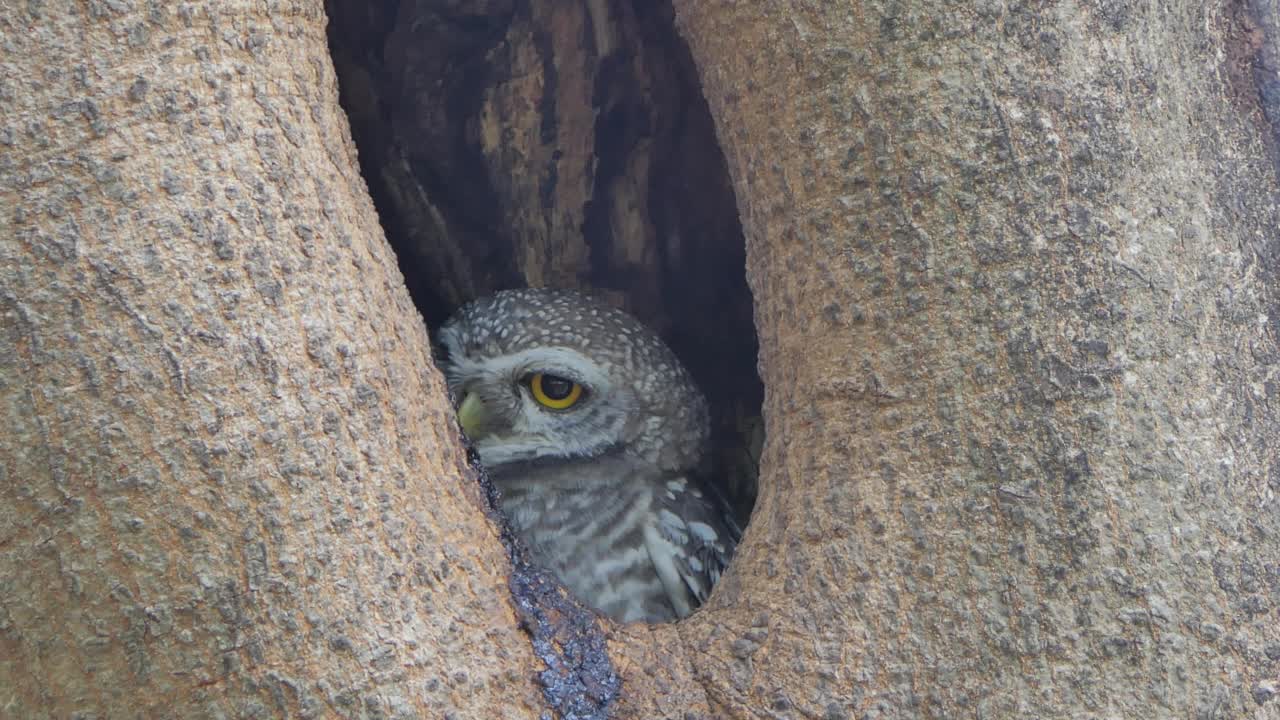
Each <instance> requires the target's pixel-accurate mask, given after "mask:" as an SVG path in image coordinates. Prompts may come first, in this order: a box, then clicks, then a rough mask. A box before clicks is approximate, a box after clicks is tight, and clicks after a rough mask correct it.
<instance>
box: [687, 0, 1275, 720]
mask: <svg viewBox="0 0 1280 720" xmlns="http://www.w3.org/2000/svg"><path fill="white" fill-rule="evenodd" d="M1238 10H1239V7H1238V6H1237V5H1236V4H1235V3H1231V2H1227V3H1219V2H1211V3H1204V2H1201V1H1200V0H1194V1H1192V0H1187V1H1170V2H1161V3H1146V2H1129V1H1126V0H1115V1H1110V2H1076V1H1071V2H1056V3H1034V2H1033V3H1023V2H999V1H992V2H977V3H937V2H926V1H924V0H902V1H900V2H865V3H822V4H819V3H814V4H796V3H790V2H769V1H766V0H761V1H760V2H752V3H729V2H706V1H704V0H696V1H694V0H682V1H680V2H677V16H678V20H679V25H680V27H681V30H682V32H683V34H684V35H685V37H686V38H687V39H688V40H689V43H690V45H691V48H692V51H693V55H694V59H695V61H696V63H697V65H698V67H699V69H700V71H701V73H702V78H703V83H704V86H705V92H706V95H707V98H708V101H709V103H710V105H711V109H712V115H713V117H714V118H715V119H716V124H717V130H718V132H719V135H720V139H721V142H722V144H723V147H724V150H725V154H726V157H727V159H728V163H729V170H730V174H731V176H732V178H733V181H734V185H735V188H736V192H737V197H738V201H739V204H740V207H741V211H742V218H743V225H744V230H745V232H746V236H747V247H748V276H749V280H750V282H751V286H752V290H753V292H754V293H755V296H756V301H757V325H758V329H759V332H760V342H761V368H762V372H763V375H764V380H765V387H766V388H767V391H766V400H765V407H764V412H765V419H766V427H767V437H768V441H767V444H766V449H765V454H764V463H763V466H762V468H761V495H760V498H759V500H758V503H757V505H756V510H755V515H754V517H753V520H752V525H751V528H749V530H748V533H747V542H746V544H745V546H744V549H743V551H742V552H741V554H740V555H739V557H738V559H737V561H736V562H735V564H734V567H733V569H732V573H731V575H732V577H731V581H732V582H730V583H729V584H728V585H727V586H725V587H722V588H721V590H722V592H720V593H719V594H718V595H717V597H716V600H717V601H718V602H717V605H718V607H716V608H715V609H713V610H712V611H711V612H707V613H704V614H701V615H698V616H695V617H694V618H693V619H691V620H690V621H689V622H687V623H685V624H683V625H682V626H681V628H680V632H681V634H682V636H683V638H684V640H685V642H686V644H687V646H688V647H689V648H690V649H691V650H696V651H695V652H694V658H695V660H694V662H695V663H696V668H697V673H698V675H699V676H700V678H702V680H703V681H704V682H705V683H706V684H707V686H708V689H709V697H710V698H711V701H712V704H713V708H714V712H715V713H716V714H717V715H722V716H733V717H811V718H812V717H825V718H846V717H858V718H878V717H1038V718H1068V717H1071V718H1080V717H1134V718H1136V717H1194V718H1228V717H1231V718H1236V717H1280V707H1278V706H1280V699H1277V698H1275V695H1276V692H1277V672H1278V667H1280V666H1278V663H1280V615H1278V612H1280V610H1278V608H1280V562H1278V561H1277V558H1280V513H1278V512H1277V505H1276V491H1277V489H1280V465H1278V464H1277V457H1276V450H1275V447H1276V441H1277V428H1278V427H1280V425H1277V394H1278V393H1280V384H1278V383H1277V380H1278V378H1277V377H1276V375H1275V374H1276V367H1277V361H1278V360H1280V357H1277V349H1276V337H1277V333H1276V331H1277V328H1278V327H1280V307H1277V304H1276V288H1277V286H1276V284H1275V281H1274V278H1275V277H1276V272H1277V270H1278V269H1280V253H1278V250H1280V247H1278V243H1280V238H1277V235H1276V228H1277V227H1280V216H1278V214H1277V213H1278V210H1277V203H1276V200H1277V197H1278V192H1280V187H1278V185H1277V179H1276V176H1275V170H1274V168H1275V165H1274V163H1273V158H1272V157H1268V155H1267V151H1266V149H1265V147H1264V141H1263V137H1264V136H1266V135H1267V134H1269V133H1270V132H1271V128H1270V127H1269V126H1268V125H1267V123H1266V120H1265V116H1264V113H1263V112H1261V109H1260V106H1259V97H1260V96H1259V88H1258V86H1257V85H1256V84H1255V78H1256V76H1255V74H1254V72H1253V70H1254V68H1255V67H1256V66H1255V65H1252V64H1250V63H1253V62H1256V58H1254V53H1256V51H1257V48H1258V45H1257V44H1256V43H1255V44H1253V45H1252V46H1248V45H1246V46H1245V47H1241V46H1240V43H1244V42H1246V40H1248V38H1247V37H1242V36H1241V34H1240V32H1239V24H1238V23H1236V22H1235V16H1236V13H1237V11H1238ZM1240 58H1243V59H1244V60H1245V65H1244V66H1243V67H1231V66H1230V63H1231V61H1232V59H1240ZM1241 70H1243V72H1241Z"/></svg>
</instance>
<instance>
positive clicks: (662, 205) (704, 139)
mask: <svg viewBox="0 0 1280 720" xmlns="http://www.w3.org/2000/svg"><path fill="white" fill-rule="evenodd" d="M326 6H327V8H328V12H329V16H330V19H331V22H330V38H329V39H330V45H331V49H332V52H333V57H334V63H335V67H336V68H337V72H338V78H339V84H340V89H341V100H342V103H343V106H344V108H345V109H346V111H347V113H348V116H349V117H350V120H351V127H352V134H353V137H354V139H355V143H356V146H357V148H358V150H359V157H360V165H361V171H362V172H363V174H364V177H365V179H366V181H367V183H368V185H369V190H370V194H371V196H372V197H373V200H374V203H375V205H376V207H377V210H378V213H379V216H380V219H381V221H382V224H383V227H384V229H385V231H386V233H387V237H388V240H389V241H390V243H391V246H392V248H393V249H394V250H395V252H396V254H397V257H398V260H399V263H400V268H401V271H402V273H403V275H404V277H405V281H406V284H407V285H408V288H409V291H410V293H411V294H412V296H413V299H414V301H415V303H416V304H417V306H418V308H419V310H420V311H421V312H422V314H423V316H424V318H425V320H426V322H427V324H428V325H429V326H430V327H431V328H433V329H434V328H436V327H438V326H439V325H440V324H441V323H442V322H443V321H444V320H445V319H446V318H447V317H448V316H449V315H451V314H452V313H453V312H454V311H455V310H456V309H457V308H458V307H459V306H461V305H462V304H463V303H465V302H467V301H470V300H473V299H475V298H478V297H482V296H485V295H489V294H491V293H493V292H495V291H497V290H500V289H505V288H513V287H525V286H550V287H568V288H575V289H580V290H587V291H590V292H593V293H595V294H597V295H601V296H602V297H603V298H604V299H605V300H606V301H608V302H610V303H612V304H614V305H617V306H619V307H621V308H622V309H624V310H626V311H628V312H630V313H631V314H632V315H634V316H636V317H637V318H639V319H640V320H641V321H642V322H644V323H645V324H647V325H649V326H650V327H652V328H653V329H654V330H656V331H657V332H658V333H659V334H660V335H661V336H662V337H663V338H664V339H665V340H666V341H667V343H668V344H669V345H670V346H671V348H672V349H673V350H674V351H675V353H676V354H677V355H678V356H679V357H680V358H681V360H682V361H683V362H684V364H685V365H686V366H687V367H688V369H689V370H690V372H691V373H692V374H693V376H694V378H695V379H696V380H697V382H698V383H699V385H700V387H701V388H702V390H703V391H704V392H705V393H706V395H707V397H708V400H709V401H710V403H711V405H712V408H713V410H712V415H713V441H714V443H715V447H716V449H717V453H716V465H717V467H716V468H715V472H716V477H717V478H718V479H719V480H720V482H719V483H718V484H719V488H718V489H719V490H720V491H721V492H722V494H723V495H725V497H726V498H727V499H728V500H729V502H730V504H731V505H732V507H733V509H734V512H735V514H736V516H737V520H738V524H739V525H742V526H745V524H746V520H747V518H748V516H749V513H750V510H751V507H752V505H753V503H754V500H755V494H756V488H755V482H756V475H755V471H756V464H757V457H758V455H757V453H758V450H759V443H760V439H761V438H760V431H759V428H760V427H761V423H760V407H761V403H762V401H763V388H762V386H761V384H760V381H759V378H758V376H757V374H756V356H757V340H756V336H755V328H754V317H753V307H752V300H751V294H750V291H749V289H748V287H747V283H746V278H745V264H746V257H745V255H746V252H745V245H744V240H743V236H742V229H741V227H740V225H739V222H738V218H737V203H736V201H735V198H734V195H733V190H732V186H731V184H730V182H729V178H728V172H727V166H726V163H725V160H724V157H723V155H722V153H721V151H720V149H719V146H718V144H717V141H716V137H715V130H714V126H713V124H712V121H711V117H710V111H709V109H708V107H707V104H706V102H705V100H704V99H703V97H702V95H701V89H700V86H699V83H698V79H697V74H696V71H695V67H694V64H693V60H692V57H691V55H690V53H689V50H688V48H687V47H686V46H685V44H684V42H683V40H682V39H681V38H680V37H679V36H678V34H677V33H676V31H675V26H674V12H673V10H672V7H671V5H670V3H669V2H661V1H660V2H653V3H630V2H624V1H622V0H605V1H604V2H600V3H542V4H531V3H517V2H514V0H506V1H504V0H495V1H493V2H478V3H467V4H459V3H456V2H451V1H449V0H399V1H392V0H383V1H382V2H372V3H367V2H355V1H354V0H328V1H327V3H326ZM592 12H597V13H599V14H598V15H594V16H593V15H591V13H592ZM477 472H480V473H481V483H482V484H483V485H484V486H485V489H486V491H487V492H489V493H490V494H491V496H490V501H491V506H492V507H491V508H490V512H491V514H493V515H494V519H495V522H497V523H498V524H499V527H501V528H502V534H503V539H504V542H505V543H506V545H507V547H508V549H509V551H510V553H511V565H512V573H511V577H510V586H511V592H512V596H513V598H514V600H515V604H516V606H517V612H518V613H519V615H520V618H521V623H522V624H523V626H524V627H525V629H526V630H527V631H528V632H529V635H530V638H531V639H532V641H533V645H534V650H535V652H536V653H537V654H538V655H539V657H540V658H541V659H542V660H543V662H545V663H546V665H547V670H546V672H545V673H543V675H542V676H541V677H540V681H541V683H542V686H543V691H544V694H545V695H546V698H547V701H548V703H549V704H550V705H551V707H552V708H553V709H555V711H556V712H557V713H558V714H559V715H560V716H562V717H582V718H587V717H604V714H605V713H606V712H607V708H608V707H609V704H610V703H611V702H612V700H613V698H614V697H615V696H616V694H617V692H618V682H619V681H618V676H617V674H616V672H615V671H614V669H613V668H612V666H610V665H609V660H608V656H607V653H606V648H605V640H604V635H603V630H602V628H601V627H600V621H599V620H598V618H597V617H596V616H595V615H594V613H592V612H591V611H589V610H584V609H583V607H582V606H580V605H579V604H578V603H577V602H576V601H574V600H573V599H572V598H569V597H568V596H567V595H566V594H565V593H564V591H563V590H562V589H561V588H560V586H559V585H558V584H557V583H556V582H555V581H554V579H553V578H552V577H551V576H549V575H547V574H546V573H544V572H543V571H541V570H539V569H538V568H537V567H535V566H533V565H531V564H530V563H529V562H528V556H527V554H526V552H525V550H524V549H523V548H522V547H521V546H520V543H519V542H517V541H516V539H515V538H514V537H513V536H512V533H511V532H510V529H509V527H508V526H507V524H506V523H505V521H504V520H503V519H502V518H501V517H500V516H499V513H497V512H496V511H494V510H493V507H496V505H494V504H493V500H494V498H493V497H492V493H493V488H492V486H491V484H489V483H488V482H487V481H486V480H485V479H484V476H483V471H482V470H480V469H479V468H477Z"/></svg>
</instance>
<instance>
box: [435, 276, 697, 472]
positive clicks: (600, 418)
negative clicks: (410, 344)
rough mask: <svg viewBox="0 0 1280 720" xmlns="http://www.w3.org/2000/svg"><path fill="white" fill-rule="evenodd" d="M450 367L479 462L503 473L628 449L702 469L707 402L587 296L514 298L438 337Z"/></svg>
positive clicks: (674, 366) (633, 326)
mask: <svg viewBox="0 0 1280 720" xmlns="http://www.w3.org/2000/svg"><path fill="white" fill-rule="evenodd" d="M438 340H439V343H440V346H441V348H442V349H443V350H444V351H445V356H444V357H443V358H442V362H441V365H442V367H443V368H444V370H445V376H446V379H447V380H448V383H449V389H450V390H451V391H452V392H453V396H454V397H455V398H457V399H458V400H459V401H460V406H459V414H460V416H461V417H460V419H461V421H462V424H463V426H464V428H465V429H466V431H467V435H468V436H469V437H470V438H471V440H472V442H473V443H474V444H475V448H476V450H477V451H478V452H479V453H480V460H481V461H482V462H483V463H484V464H485V465H488V466H489V467H490V468H494V467H497V466H500V465H504V464H509V463H519V462H528V461H534V460H555V459H583V458H594V457H598V456H600V455H602V454H604V453H608V452H613V451H621V452H625V453H628V454H630V455H632V456H634V457H637V458H640V459H643V460H645V461H647V462H650V463H653V464H654V465H657V466H659V467H661V468H663V469H666V470H673V471H674V470H682V469H686V468H690V467H694V466H695V465H696V464H697V463H698V462H699V461H700V459H701V458H702V457H703V456H704V453H705V447H706V442H707V438H708V431H709V427H708V422H707V405H706V400H705V398H703V396H702V393H701V392H700V391H699V390H698V388H697V386H696V385H695V384H694V382H693V379H692V378H691V377H690V376H689V374H688V372H687V371H686V370H685V369H684V368H683V367H682V366H681V365H680V361H679V360H678V359H677V358H676V357H675V355H674V354H673V353H672V352H671V350H670V349H669V348H668V347H666V345H665V344H664V343H663V342H662V340H661V339H659V338H658V336H657V335H655V334H654V333H653V332H652V331H651V330H649V329H648V328H646V327H644V326H643V325H642V324H640V323H639V322H638V321H637V320H636V319H635V318H632V317H630V316H629V315H627V314H625V313H623V312H621V311H619V310H616V309H614V308H611V307H609V306H607V305H604V304H601V303H599V302H597V301H595V300H592V299H591V298H589V297H586V296H583V295H580V294H578V293H573V292H567V291H557V290H507V291H502V292H499V293H497V294H496V295H493V296H490V297H487V298H482V299H480V300H476V301H475V302H472V303H470V304H468V305H466V306H464V307H463V308H461V309H460V310H459V311H458V312H457V314H455V315H454V316H453V317H452V318H450V320H449V321H448V322H446V323H445V325H444V327H442V328H441V329H440V332H439V334H438Z"/></svg>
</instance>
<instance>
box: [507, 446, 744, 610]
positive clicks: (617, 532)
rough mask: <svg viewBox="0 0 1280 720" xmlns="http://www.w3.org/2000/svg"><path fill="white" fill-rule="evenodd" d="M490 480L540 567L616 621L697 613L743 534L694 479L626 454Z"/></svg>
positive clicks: (510, 471) (524, 466)
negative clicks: (494, 484) (694, 611)
mask: <svg viewBox="0 0 1280 720" xmlns="http://www.w3.org/2000/svg"><path fill="white" fill-rule="evenodd" d="M491 475H492V477H493V480H494V482H495V483H496V484H497V486H498V489H499V490H500V492H501V493H502V510H503V512H504V513H505V514H506V516H507V517H508V519H509V520H510V521H511V524H512V527H513V529H514V530H515V531H516V534H517V535H519V536H520V537H521V538H522V539H523V540H524V541H525V543H527V544H528V545H529V548H530V550H531V552H532V554H533V558H534V560H535V561H537V562H538V563H539V564H541V565H543V566H545V567H547V568H548V569H550V570H551V571H553V572H554V573H555V574H556V575H557V576H559V578H560V579H561V581H563V582H564V584H565V586H566V587H568V589H569V590H570V591H571V592H573V593H574V594H575V595H576V596H578V597H579V598H580V599H581V600H583V601H584V602H585V603H587V604H588V605H591V606H593V607H595V608H596V609H598V610H600V611H601V612H603V613H605V614H606V615H609V616H610V617H612V618H614V619H617V620H622V621H631V620H647V621H649V622H660V621H665V620H675V619H679V618H682V617H685V616H686V615H688V614H689V613H691V612H693V610H694V608H696V607H698V605H700V604H701V603H702V602H704V601H705V600H706V599H707V596H708V595H710V593H711V588H712V586H713V585H715V583H716V581H717V580H718V579H719V577H720V573H721V572H722V571H723V570H724V568H725V567H726V566H727V565H728V563H729V558H730V557H731V556H732V554H733V550H734V546H735V545H736V544H737V541H738V539H739V535H740V532H739V531H738V529H737V527H736V526H734V525H733V522H732V520H730V518H729V516H728V513H727V511H726V510H725V509H724V508H723V507H722V503H719V502H717V500H716V499H715V498H713V497H711V496H709V495H708V494H707V493H706V491H705V490H704V488H703V487H702V486H701V484H700V483H698V482H697V480H696V479H695V478H692V477H690V476H686V475H682V474H672V473H667V472H663V471H661V470H659V469H658V468H656V467H654V466H652V465H650V464H647V463H644V462H643V461H639V460H637V459H635V458H632V457H628V456H627V455H625V454H621V453H619V454H615V455H606V456H602V457H596V458H591V459H584V460H578V461H570V462H564V461H559V462H555V463H540V462H532V463H517V464H511V465H504V466H501V467H499V468H495V469H494V470H493V471H492V472H491Z"/></svg>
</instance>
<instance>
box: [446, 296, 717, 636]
mask: <svg viewBox="0 0 1280 720" xmlns="http://www.w3.org/2000/svg"><path fill="white" fill-rule="evenodd" d="M437 337H438V341H439V346H440V350H441V352H442V355H443V357H442V366H443V369H444V372H445V376H446V378H447V380H448V384H449V389H450V390H451V392H452V393H453V396H454V398H455V400H456V401H457V402H458V403H459V404H458V419H459V421H460V422H461V424H462V427H463V430H464V431H465V432H466V434H467V436H468V437H469V438H470V439H471V440H472V442H473V444H474V446H475V448H476V451H477V452H478V454H479V456H480V461H481V463H483V464H484V466H485V467H486V469H487V470H488V471H489V475H490V478H491V479H492V481H493V483H494V484H495V486H496V487H497V488H498V490H499V493H500V496H501V501H500V502H501V509H502V511H503V513H504V514H505V515H506V517H507V519H508V520H509V521H510V523H511V526H512V528H513V529H514V531H515V533H516V534H517V535H518V536H519V537H520V538H521V539H522V540H523V541H524V543H525V544H526V545H527V546H528V547H529V549H530V551H531V554H532V557H533V559H534V561H535V562H537V563H538V564H540V565H542V566H543V567H545V568H546V569H548V570H550V571H552V572H553V573H555V575H556V576H557V577H558V578H559V579H560V581H561V582H562V583H564V585H565V587H567V588H568V589H569V590H570V591H571V592H572V593H573V594H574V595H576V596H577V597H578V598H579V599H580V600H582V601H583V602H585V603H586V604H588V605H590V606H592V607H594V608H596V609H597V610H599V611H600V612H602V613H604V614H605V615H608V616H610V617H612V618H614V619H616V620H619V621H623V622H626V621H632V620H644V621H648V622H662V621H667V620H675V619H678V618H682V617H685V616H686V615H688V614H689V613H691V612H692V611H693V610H694V608H696V607H697V606H698V605H699V604H701V603H702V602H703V601H704V600H706V598H707V595H708V594H710V592H711V587H712V586H713V585H714V584H715V582H716V580H717V579H719V577H720V574H721V572H722V571H723V570H724V568H725V566H726V565H727V564H728V562H729V557H730V555H731V554H732V552H733V549H734V546H735V544H736V542H737V539H738V536H739V534H740V533H739V532H738V529H737V527H736V526H735V525H734V524H733V521H732V520H731V519H730V517H729V515H728V513H727V512H726V511H725V510H724V504H723V503H722V502H720V501H719V500H718V496H713V495H712V494H711V493H710V492H709V490H708V488H706V487H704V486H703V485H701V484H700V483H699V481H698V476H697V474H696V473H697V472H698V471H699V470H700V469H702V468H704V466H705V464H706V463H705V461H706V459H707V454H708V436H709V420H708V411H707V401H706V399H705V398H704V397H703V395H702V392H701V391H699V390H698V387H697V386H696V385H695V384H694V382H693V379H692V377H691V376H690V375H689V373H688V371H687V370H685V368H684V366H682V365H681V364H680V361H679V360H677V359H676V356H675V354H674V353H672V352H671V350H670V349H669V348H668V347H667V346H666V345H665V344H664V343H663V342H662V340H660V339H659V338H658V336H657V335H655V334H654V333H653V332H652V331H650V330H649V329H648V328H646V327H645V326H644V325H641V324H640V323H639V322H638V321H637V320H635V319H634V318H632V317H631V316H629V315H627V314H626V313H623V312H621V311H619V310H616V309H614V308H612V307H610V306H608V305H605V304H604V303H602V302H600V301H597V300H594V299H592V298H590V297H587V296H585V295H582V294H579V293H576V292H571V291H564V290H508V291H504V292H500V293H498V294H496V295H493V296H491V297H487V298H484V299H481V300H477V301H475V302H473V303H471V304H469V305H467V306H465V307H463V308H462V309H461V310H459V311H458V312H457V314H455V315H454V316H453V317H452V318H451V319H449V321H448V322H447V323H445V325H444V326H443V327H442V328H441V329H440V331H439V333H438V336H437Z"/></svg>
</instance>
